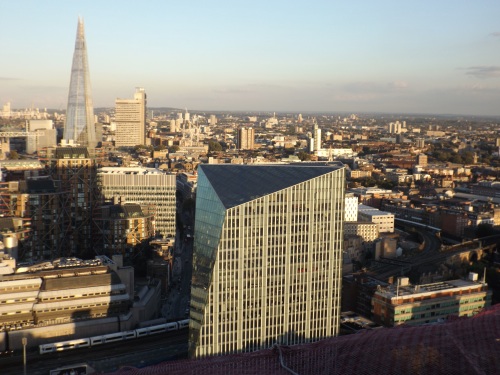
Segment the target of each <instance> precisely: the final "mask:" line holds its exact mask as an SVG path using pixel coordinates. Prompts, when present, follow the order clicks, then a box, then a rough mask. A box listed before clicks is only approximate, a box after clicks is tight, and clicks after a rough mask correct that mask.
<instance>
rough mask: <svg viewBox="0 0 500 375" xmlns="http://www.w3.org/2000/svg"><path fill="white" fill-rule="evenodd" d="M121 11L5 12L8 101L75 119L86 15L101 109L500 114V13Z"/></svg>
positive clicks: (9, 6)
mask: <svg viewBox="0 0 500 375" xmlns="http://www.w3.org/2000/svg"><path fill="white" fill-rule="evenodd" d="M117 4H118V3H106V4H105V5H101V4H100V3H97V2H95V1H90V2H87V3H85V4H68V3H66V2H64V3H63V2H62V1H52V2H50V3H48V4H43V7H42V4H39V3H37V2H34V1H21V2H13V1H7V2H4V3H3V4H2V5H1V12H0V32H1V33H2V34H3V35H6V36H7V37H6V38H4V40H3V41H2V42H3V49H4V51H5V55H4V56H5V58H4V59H3V61H2V71H1V72H0V102H2V103H6V102H11V103H12V107H13V108H27V107H36V108H52V109H60V110H64V108H65V103H66V100H67V90H68V86H69V80H68V75H69V73H70V66H71V57H72V52H73V46H74V39H73V38H74V23H75V20H76V19H77V18H78V16H81V17H82V18H83V19H84V20H85V23H86V38H87V42H88V46H89V47H88V58H89V65H90V76H91V81H92V87H93V98H94V106H95V107H113V103H114V101H115V99H116V98H120V97H124V96H127V95H128V93H129V92H130V88H131V87H138V86H140V87H144V88H145V89H146V90H147V92H148V103H149V106H151V107H177V108H186V107H187V108H190V109H193V110H227V111H239V110H245V111H294V112H314V111H318V112H386V113H402V112H408V113H435V114H465V115H467V114H468V115H485V116H494V115H500V110H499V109H498V103H499V102H500V27H499V26H498V25H497V21H496V19H495V15H496V14H498V11H499V10H500V4H498V3H496V2H493V1H487V0H483V1H480V2H479V4H478V3H469V2H452V1H443V2H440V3H438V4H436V3H431V2H423V3H422V2H420V3H419V4H400V3H397V7H396V6H395V4H396V3H393V2H390V1H383V2H377V3H376V4H375V3H374V4H372V3H370V2H367V1H361V2H358V3H356V4H347V3H346V4H333V3H332V4H330V3H329V2H326V1H313V2H309V3H308V4H305V3H303V4H302V3H301V2H296V1H294V2H284V1H274V2H272V3H265V2H262V1H256V2H255V1H254V2H252V3H250V2H248V3H243V4H234V3H232V2H227V1H215V2H211V3H210V4H205V3H202V2H196V3H192V2H190V3H189V4H181V3H171V4H170V3H163V2H158V1H156V2H148V3H147V4H138V3H132V2H128V1H125V2H120V6H116V5H117ZM110 5H111V6H110ZM20 8H22V9H23V13H22V15H21V16H19V17H13V15H14V14H18V13H19V12H18V9H20Z"/></svg>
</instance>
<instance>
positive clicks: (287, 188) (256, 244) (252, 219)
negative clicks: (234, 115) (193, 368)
mask: <svg viewBox="0 0 500 375" xmlns="http://www.w3.org/2000/svg"><path fill="white" fill-rule="evenodd" d="M198 173H199V176H198V189H197V199H196V219H195V220H196V221H195V240H194V256H193V278H192V288H191V308H190V318H191V320H190V333H189V335H190V336H189V341H190V342H189V344H190V356H191V357H203V356H207V355H216V354H228V353H235V352H247V351H254V350H258V349H261V348H265V347H270V346H271V345H272V344H273V343H279V344H285V345H292V344H299V343H305V342H311V341H316V340H319V339H322V338H325V337H330V336H334V335H336V334H337V333H338V326H339V316H340V294H341V267H342V246H343V215H344V202H345V201H344V190H345V189H344V187H345V170H344V168H342V167H340V168H339V167H335V168H332V167H323V166H322V167H315V166H291V165H272V166H241V165H240V166H234V165H201V166H200V168H199V169H198Z"/></svg>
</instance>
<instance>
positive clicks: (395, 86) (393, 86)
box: [343, 81, 408, 94]
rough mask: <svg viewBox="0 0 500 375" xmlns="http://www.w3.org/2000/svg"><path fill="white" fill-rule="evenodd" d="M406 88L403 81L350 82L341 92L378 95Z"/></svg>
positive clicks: (405, 83) (406, 84) (406, 85)
mask: <svg viewBox="0 0 500 375" xmlns="http://www.w3.org/2000/svg"><path fill="white" fill-rule="evenodd" d="M407 88H408V83H407V82H405V81H393V82H388V83H381V82H350V83H347V84H345V85H344V86H343V90H346V91H349V92H356V93H359V92H362V93H367V92H369V93H379V94H389V93H391V92H393V91H395V90H403V89H407Z"/></svg>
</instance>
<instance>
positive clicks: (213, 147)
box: [208, 140, 222, 151]
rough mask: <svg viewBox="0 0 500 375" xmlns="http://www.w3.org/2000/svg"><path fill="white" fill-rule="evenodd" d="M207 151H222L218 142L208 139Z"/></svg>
mask: <svg viewBox="0 0 500 375" xmlns="http://www.w3.org/2000/svg"><path fill="white" fill-rule="evenodd" d="M208 151H222V146H221V144H220V143H219V142H217V141H213V140H210V141H208Z"/></svg>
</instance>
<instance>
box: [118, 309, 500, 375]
mask: <svg viewBox="0 0 500 375" xmlns="http://www.w3.org/2000/svg"><path fill="white" fill-rule="evenodd" d="M499 337H500V305H495V306H493V307H491V308H489V309H487V310H485V311H483V312H481V313H479V314H478V315H476V316H474V317H472V318H455V319H452V320H450V321H448V322H446V323H442V324H434V325H426V326H418V327H405V326H400V327H395V328H380V329H374V330H364V331H360V332H358V333H356V334H352V335H347V336H340V337H335V338H330V339H325V340H322V341H318V342H316V343H312V344H303V345H295V346H280V347H276V346H275V347H273V348H270V349H266V350H261V351H258V352H254V353H246V354H234V355H227V356H215V357H208V358H204V359H199V360H181V361H173V362H164V363H161V364H159V365H156V366H149V367H145V368H142V369H135V368H131V367H126V368H123V369H121V370H119V371H117V372H115V373H113V374H114V375H121V374H123V375H125V374H126V375H146V374H147V375H167V374H168V375H180V374H200V375H201V374H203V375H212V374H213V375H215V374H238V375H244V374H261V375H271V374H272V375H289V374H291V373H292V374H300V375H307V374H325V375H332V374H338V375H373V374H377V375H394V374H421V375H422V374H423V375H440V374H442V375H453V374H457V375H458V374H473V375H474V374H498V369H500V356H499V355H498V345H499V343H498V338H499ZM285 366H286V368H287V369H286V368H285ZM288 369H290V370H291V371H288Z"/></svg>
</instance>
